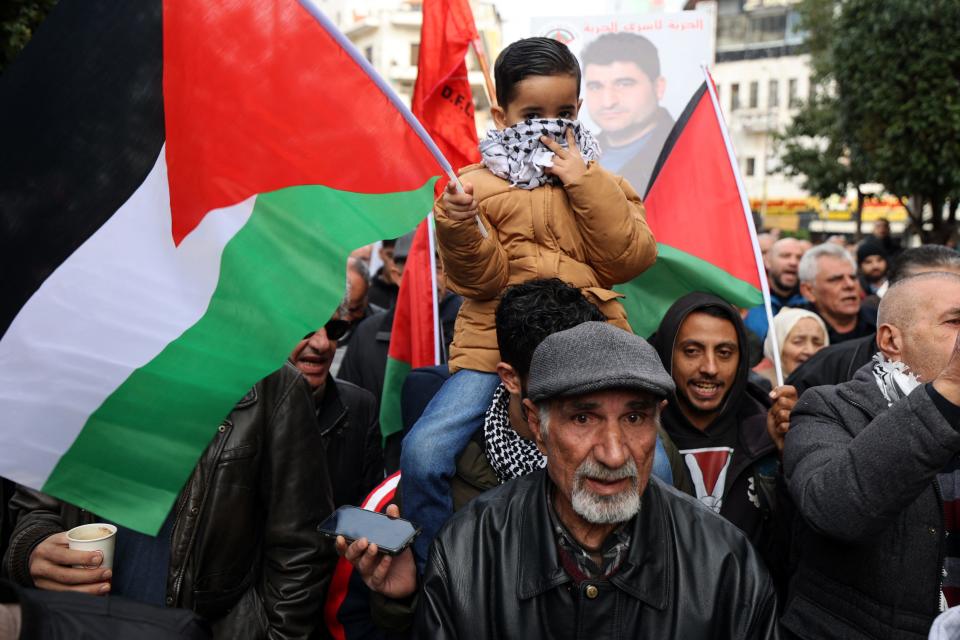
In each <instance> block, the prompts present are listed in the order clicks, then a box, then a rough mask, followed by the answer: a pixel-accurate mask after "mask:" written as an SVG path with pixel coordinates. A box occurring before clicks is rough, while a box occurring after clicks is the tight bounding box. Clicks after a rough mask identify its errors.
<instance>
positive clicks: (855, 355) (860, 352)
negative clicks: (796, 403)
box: [786, 333, 877, 397]
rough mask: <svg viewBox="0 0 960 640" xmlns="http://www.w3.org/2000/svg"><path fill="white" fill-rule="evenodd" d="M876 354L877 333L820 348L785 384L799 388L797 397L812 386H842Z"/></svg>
mask: <svg viewBox="0 0 960 640" xmlns="http://www.w3.org/2000/svg"><path fill="white" fill-rule="evenodd" d="M876 353H877V334H876V333H871V334H870V335H867V336H864V337H862V338H857V339H855V340H847V341H846V342H841V343H840V344H832V345H830V346H829V347H826V348H825V349H821V350H820V351H818V352H817V353H815V354H814V355H813V357H812V358H810V359H809V360H807V361H806V362H804V363H803V364H801V365H800V366H799V367H798V368H797V370H796V371H794V372H793V373H791V374H790V377H789V378H787V380H786V383H787V384H789V385H793V386H794V387H796V388H797V397H799V396H801V395H803V392H804V391H806V390H807V389H809V388H811V387H819V386H820V385H824V384H830V385H834V384H841V383H843V382H849V381H850V380H853V375H854V374H855V373H856V372H857V369H859V368H860V367H862V366H863V365H865V364H867V363H868V362H870V361H871V360H872V359H873V356H874V354H876Z"/></svg>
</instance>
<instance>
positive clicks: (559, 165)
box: [540, 127, 587, 184]
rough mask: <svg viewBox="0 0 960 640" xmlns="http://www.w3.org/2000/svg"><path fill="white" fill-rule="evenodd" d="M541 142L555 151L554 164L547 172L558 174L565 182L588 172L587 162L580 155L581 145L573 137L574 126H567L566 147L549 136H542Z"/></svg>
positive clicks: (569, 181)
mask: <svg viewBox="0 0 960 640" xmlns="http://www.w3.org/2000/svg"><path fill="white" fill-rule="evenodd" d="M540 142H542V143H543V144H545V145H546V146H547V147H548V148H549V149H550V151H553V166H552V167H547V168H545V169H544V172H545V173H549V174H550V175H553V176H557V177H558V178H560V182H562V183H563V184H570V183H571V182H573V181H574V180H576V179H577V178H579V177H580V176H582V175H583V174H585V173H586V172H587V163H586V162H584V161H583V156H582V155H580V147H578V146H577V141H576V140H575V139H574V137H573V128H572V127H567V145H569V146H568V147H567V148H566V149H564V148H563V147H561V146H560V144H559V143H557V142H555V141H554V140H553V139H552V138H549V137H547V136H540Z"/></svg>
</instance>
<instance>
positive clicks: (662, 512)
mask: <svg viewBox="0 0 960 640" xmlns="http://www.w3.org/2000/svg"><path fill="white" fill-rule="evenodd" d="M550 486H551V483H550V481H549V479H548V476H547V474H546V473H545V472H544V471H537V472H535V473H532V474H530V475H528V476H525V477H523V478H519V479H517V480H514V481H512V482H509V483H507V484H505V485H503V486H501V487H498V488H496V489H493V490H491V491H488V492H487V493H485V494H483V495H481V496H480V497H478V498H477V499H476V500H474V501H472V502H471V503H470V504H469V505H467V506H466V507H465V508H463V509H461V510H460V511H459V512H457V513H456V514H454V516H453V518H452V519H451V520H450V521H449V522H448V523H447V525H446V526H445V527H444V528H443V529H442V530H441V531H440V534H439V535H438V536H437V538H436V540H435V542H434V544H433V546H432V548H431V552H430V559H429V562H428V565H427V570H426V573H425V574H424V577H423V588H422V592H421V594H420V598H419V603H418V606H417V613H416V622H415V625H414V635H415V637H418V638H430V639H431V640H433V639H436V640H443V639H445V638H459V639H464V638H477V639H487V638H591V639H601V638H659V639H667V638H677V639H683V640H687V639H690V638H696V639H697V640H707V639H710V638H717V639H718V640H719V639H721V638H722V639H723V640H731V639H738V638H776V637H777V629H776V617H775V615H776V595H775V594H774V590H773V584H772V582H771V580H770V576H769V574H768V573H767V571H766V569H765V568H764V566H763V564H762V562H761V561H760V559H759V557H758V556H757V553H756V551H754V549H753V546H752V545H751V544H750V542H749V541H748V540H747V539H746V537H744V535H743V534H742V533H741V532H740V531H739V530H738V529H737V528H736V527H735V526H734V525H732V524H730V523H729V522H727V521H726V520H724V519H723V518H721V517H720V516H718V515H716V514H714V513H713V512H711V511H709V510H708V509H706V508H704V507H703V506H701V505H700V504H698V503H697V502H696V501H695V500H693V499H692V498H690V497H688V496H685V495H683V494H680V493H679V492H677V491H676V490H674V489H672V488H669V487H666V486H665V485H663V484H662V483H661V482H660V481H659V480H657V479H655V478H651V479H650V483H649V484H648V486H647V489H646V491H645V492H644V495H643V506H642V508H641V509H640V513H639V514H638V515H637V517H636V518H634V520H633V525H632V526H633V533H632V536H633V537H632V540H633V542H632V544H631V546H630V551H629V555H628V557H627V559H626V560H625V561H624V563H623V564H622V565H621V567H620V569H619V570H618V571H617V573H616V574H615V575H614V576H613V577H611V578H610V579H609V581H607V580H588V581H584V582H582V583H581V584H580V585H579V586H578V585H576V584H575V583H574V582H573V581H572V580H571V578H570V577H569V576H568V575H567V574H566V573H565V572H564V570H563V568H562V567H561V565H560V561H559V560H558V557H557V548H556V542H555V537H554V533H553V531H552V529H551V523H550V517H549V513H548V507H547V500H548V499H549V498H548V495H549V493H550Z"/></svg>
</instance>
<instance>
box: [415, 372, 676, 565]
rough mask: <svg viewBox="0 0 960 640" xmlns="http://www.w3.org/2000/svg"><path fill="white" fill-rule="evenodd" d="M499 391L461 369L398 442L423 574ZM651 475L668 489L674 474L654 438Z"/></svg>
mask: <svg viewBox="0 0 960 640" xmlns="http://www.w3.org/2000/svg"><path fill="white" fill-rule="evenodd" d="M499 385H500V378H499V376H497V375H496V374H494V373H481V372H480V371H472V370H470V369H461V370H460V371H457V372H456V373H455V374H453V375H452V376H450V378H448V379H447V381H446V382H444V383H443V386H442V387H441V388H440V391H438V392H437V395H435V396H434V397H433V399H432V400H431V401H430V404H428V405H427V408H426V409H424V410H423V415H421V416H420V419H419V420H417V423H416V424H415V425H413V429H411V430H410V433H408V434H407V437H406V438H404V439H403V448H402V450H401V453H400V473H401V477H402V478H403V481H402V482H401V483H400V492H401V494H400V498H401V503H402V505H403V513H402V515H403V517H404V519H406V520H410V521H411V522H415V523H416V524H418V525H419V526H420V527H421V528H422V531H421V532H420V535H419V536H417V537H416V538H415V539H414V541H413V555H414V558H416V561H417V568H418V569H419V571H420V572H421V573H422V572H423V569H424V567H426V563H427V553H428V552H429V550H430V543H431V542H433V539H434V537H436V535H437V533H438V532H439V531H440V528H441V527H443V525H444V524H445V523H446V522H447V520H448V519H449V518H450V516H452V515H453V498H452V497H451V495H450V479H451V478H453V474H454V472H455V471H456V465H457V457H458V456H459V455H460V452H462V451H463V450H464V448H466V446H467V443H469V442H470V438H471V436H473V434H474V432H476V430H477V429H479V428H480V427H482V426H483V420H484V416H485V415H486V413H487V409H489V408H490V403H491V402H492V401H493V392H494V391H496V389H497V387H498V386H499ZM652 473H653V475H655V476H657V477H658V478H660V479H661V480H663V481H664V482H665V483H667V484H669V485H671V486H673V473H672V471H671V469H670V461H669V460H668V459H667V452H666V450H665V449H664V448H663V442H661V441H660V437H659V436H657V447H656V451H655V454H654V458H653V471H652Z"/></svg>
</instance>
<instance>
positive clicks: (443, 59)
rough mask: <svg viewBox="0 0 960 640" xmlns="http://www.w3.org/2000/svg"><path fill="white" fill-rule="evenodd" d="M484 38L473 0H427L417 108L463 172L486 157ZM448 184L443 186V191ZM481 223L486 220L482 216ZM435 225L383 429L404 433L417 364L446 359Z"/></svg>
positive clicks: (392, 353) (414, 281)
mask: <svg viewBox="0 0 960 640" xmlns="http://www.w3.org/2000/svg"><path fill="white" fill-rule="evenodd" d="M478 39H479V36H478V35H477V28H476V26H475V25H474V22H473V14H472V13H471V12H470V5H469V4H468V3H467V0H424V3H423V25H422V27H421V29H420V53H419V58H418V60H417V82H416V84H415V86H414V88H413V101H412V103H413V113H414V114H415V115H416V116H417V117H418V118H420V120H421V121H422V122H423V124H424V126H425V127H426V129H427V131H429V132H430V135H431V136H432V137H433V139H434V140H436V141H437V145H438V146H439V148H440V150H441V151H442V152H443V155H444V157H446V158H449V159H450V161H451V162H452V163H453V167H454V168H456V169H460V168H461V167H464V166H466V165H468V164H472V163H474V162H480V151H479V142H478V140H477V126H476V122H475V121H474V113H473V93H472V92H471V90H470V80H469V78H468V77H467V63H466V56H467V50H468V49H469V47H470V44H471V43H472V42H476V41H477V40H478ZM441 186H442V185H440V184H438V185H437V190H438V192H437V195H438V196H439V195H440V192H439V189H440V187H441ZM478 223H479V220H478ZM435 254H436V250H435V245H434V235H433V230H432V229H431V227H430V225H429V224H428V221H427V220H424V221H423V222H422V223H420V227H419V228H418V229H417V234H416V236H415V237H414V241H413V245H412V246H411V247H410V254H409V256H408V257H407V263H406V265H405V266H404V269H403V278H402V280H401V282H400V292H399V294H398V295H397V307H396V313H395V314H394V316H393V329H392V330H391V332H390V350H389V353H388V355H387V368H386V371H385V374H384V382H383V395H382V397H381V399H380V432H381V433H382V434H383V437H384V438H385V439H386V438H387V437H388V436H390V435H392V434H394V433H399V432H400V431H402V430H403V421H402V419H401V413H400V395H401V392H402V390H403V381H404V380H405V379H406V377H407V374H408V373H409V372H410V370H411V369H415V368H417V367H426V366H430V365H438V364H440V363H441V362H442V361H443V360H442V358H441V355H440V353H441V345H440V328H439V322H440V321H439V318H438V314H439V311H438V304H437V286H436V282H435V279H436V264H435V261H434V255H435Z"/></svg>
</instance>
